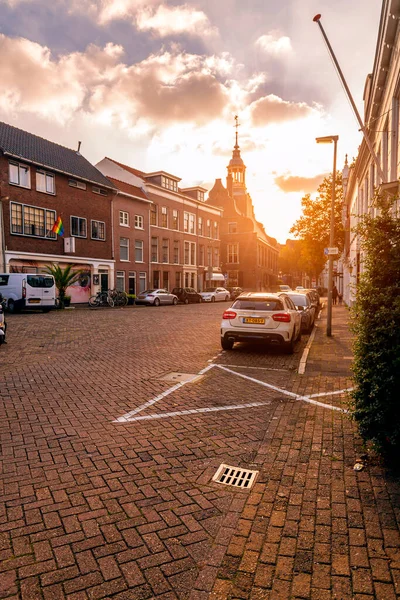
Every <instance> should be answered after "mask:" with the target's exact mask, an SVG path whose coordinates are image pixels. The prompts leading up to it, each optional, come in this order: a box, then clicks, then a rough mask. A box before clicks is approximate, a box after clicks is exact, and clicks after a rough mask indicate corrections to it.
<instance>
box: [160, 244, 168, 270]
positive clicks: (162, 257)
mask: <svg viewBox="0 0 400 600" xmlns="http://www.w3.org/2000/svg"><path fill="white" fill-rule="evenodd" d="M164 249H166V250H167V253H166V258H167V260H164ZM161 262H162V263H163V264H164V265H165V264H169V238H163V239H162V242H161Z"/></svg>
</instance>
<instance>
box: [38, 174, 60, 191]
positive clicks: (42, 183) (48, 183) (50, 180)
mask: <svg viewBox="0 0 400 600" xmlns="http://www.w3.org/2000/svg"><path fill="white" fill-rule="evenodd" d="M36 189H37V191H38V192H45V193H46V194H55V193H56V192H55V190H56V188H55V177H54V175H53V173H47V172H46V171H36Z"/></svg>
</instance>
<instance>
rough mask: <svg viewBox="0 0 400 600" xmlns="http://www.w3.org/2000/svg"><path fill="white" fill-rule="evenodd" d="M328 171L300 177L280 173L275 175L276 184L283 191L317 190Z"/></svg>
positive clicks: (308, 191) (310, 191)
mask: <svg viewBox="0 0 400 600" xmlns="http://www.w3.org/2000/svg"><path fill="white" fill-rule="evenodd" d="M326 176H327V173H323V174H321V175H316V176H315V177H299V176H297V175H279V176H278V177H275V179H274V181H275V183H276V185H277V186H278V187H279V188H280V189H281V190H282V191H283V192H286V193H287V192H304V193H306V194H307V193H310V194H311V193H313V192H316V191H317V189H318V187H319V185H320V184H321V183H322V181H323V180H324V178H325V177H326Z"/></svg>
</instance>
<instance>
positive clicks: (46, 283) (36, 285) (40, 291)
mask: <svg viewBox="0 0 400 600" xmlns="http://www.w3.org/2000/svg"><path fill="white" fill-rule="evenodd" d="M25 281H26V283H25V282H24V283H25V286H26V291H25V306H27V307H28V306H32V307H33V306H35V305H37V306H49V307H51V306H54V305H55V298H56V286H55V283H54V277H53V276H52V275H27V276H26V280H25Z"/></svg>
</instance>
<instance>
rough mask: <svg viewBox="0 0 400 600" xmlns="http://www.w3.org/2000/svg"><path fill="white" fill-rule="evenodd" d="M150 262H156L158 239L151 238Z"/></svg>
mask: <svg viewBox="0 0 400 600" xmlns="http://www.w3.org/2000/svg"><path fill="white" fill-rule="evenodd" d="M151 262H155V263H156V262H158V238H156V237H152V238H151Z"/></svg>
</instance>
